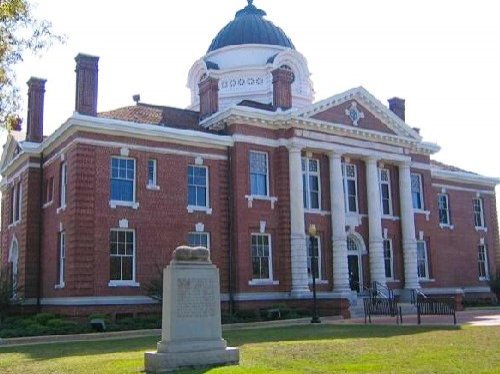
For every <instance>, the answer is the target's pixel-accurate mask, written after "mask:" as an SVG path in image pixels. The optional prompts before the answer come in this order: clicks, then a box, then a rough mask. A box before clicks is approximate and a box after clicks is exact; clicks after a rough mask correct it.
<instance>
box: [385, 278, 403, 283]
mask: <svg viewBox="0 0 500 374" xmlns="http://www.w3.org/2000/svg"><path fill="white" fill-rule="evenodd" d="M385 281H386V282H391V283H399V282H400V280H399V279H394V278H385Z"/></svg>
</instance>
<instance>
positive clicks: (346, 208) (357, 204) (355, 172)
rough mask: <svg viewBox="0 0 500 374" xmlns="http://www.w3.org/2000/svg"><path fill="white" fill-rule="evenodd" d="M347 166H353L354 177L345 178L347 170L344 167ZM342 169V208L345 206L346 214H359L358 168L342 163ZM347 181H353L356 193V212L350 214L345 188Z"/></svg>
mask: <svg viewBox="0 0 500 374" xmlns="http://www.w3.org/2000/svg"><path fill="white" fill-rule="evenodd" d="M347 165H352V166H354V177H348V176H347V170H346V166H347ZM342 169H343V178H342V179H343V183H344V206H345V212H346V214H351V215H353V214H359V191H358V168H357V166H356V164H352V163H349V162H343V163H342ZM348 180H353V181H354V189H355V191H356V211H354V212H352V211H350V210H349V191H348V188H347V181H348Z"/></svg>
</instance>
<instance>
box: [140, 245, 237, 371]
mask: <svg viewBox="0 0 500 374" xmlns="http://www.w3.org/2000/svg"><path fill="white" fill-rule="evenodd" d="M238 362H239V350H238V348H230V347H227V344H226V341H225V340H224V339H222V328H221V320H220V287H219V270H218V269H217V268H216V267H215V266H214V265H213V264H212V263H211V261H210V255H209V252H208V250H207V249H206V248H201V247H199V248H189V247H179V248H177V249H176V250H175V251H174V255H173V260H172V261H171V262H170V265H168V266H167V267H166V268H165V270H164V272H163V312H162V340H161V341H160V342H158V351H157V352H146V354H145V369H146V371H147V372H150V373H161V372H167V371H171V370H173V369H177V368H180V367H189V366H210V365H227V364H237V363H238Z"/></svg>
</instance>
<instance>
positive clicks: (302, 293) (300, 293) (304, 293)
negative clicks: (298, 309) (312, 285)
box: [290, 287, 312, 299]
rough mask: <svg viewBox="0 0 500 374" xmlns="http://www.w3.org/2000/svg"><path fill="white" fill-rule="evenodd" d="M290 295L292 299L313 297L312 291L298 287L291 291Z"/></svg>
mask: <svg viewBox="0 0 500 374" xmlns="http://www.w3.org/2000/svg"><path fill="white" fill-rule="evenodd" d="M290 297H291V298H292V299H310V298H311V297H312V291H311V290H310V289H309V287H307V288H298V289H295V290H291V291H290Z"/></svg>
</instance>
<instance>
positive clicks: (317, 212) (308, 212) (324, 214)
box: [304, 208, 331, 217]
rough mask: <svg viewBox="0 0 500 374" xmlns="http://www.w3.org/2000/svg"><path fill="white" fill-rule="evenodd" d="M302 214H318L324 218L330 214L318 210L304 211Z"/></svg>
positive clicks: (326, 211)
mask: <svg viewBox="0 0 500 374" xmlns="http://www.w3.org/2000/svg"><path fill="white" fill-rule="evenodd" d="M304 213H306V214H319V215H320V216H321V217H325V216H328V215H330V214H331V212H330V211H328V210H319V209H305V208H304Z"/></svg>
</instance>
